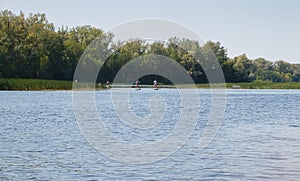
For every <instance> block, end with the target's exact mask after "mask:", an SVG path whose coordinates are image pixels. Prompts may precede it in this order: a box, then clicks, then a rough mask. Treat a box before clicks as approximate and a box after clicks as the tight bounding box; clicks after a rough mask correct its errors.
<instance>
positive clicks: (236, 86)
mask: <svg viewBox="0 0 300 181" xmlns="http://www.w3.org/2000/svg"><path fill="white" fill-rule="evenodd" d="M240 88H241V87H240V86H238V85H233V86H232V89H240Z"/></svg>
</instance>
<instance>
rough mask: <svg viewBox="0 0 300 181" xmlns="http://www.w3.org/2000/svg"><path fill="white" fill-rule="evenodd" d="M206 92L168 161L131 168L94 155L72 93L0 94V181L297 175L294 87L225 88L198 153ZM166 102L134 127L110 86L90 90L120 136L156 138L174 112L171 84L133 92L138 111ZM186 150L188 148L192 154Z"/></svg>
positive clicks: (299, 152) (299, 101)
mask: <svg viewBox="0 0 300 181" xmlns="http://www.w3.org/2000/svg"><path fill="white" fill-rule="evenodd" d="M209 93H210V91H209V90H199V95H200V102H201V107H199V109H200V115H201V116H200V119H199V121H198V124H197V126H196V128H195V131H194V132H193V134H192V136H191V137H190V139H189V141H188V142H187V143H186V144H185V145H184V146H183V147H182V148H181V149H179V150H178V151H177V152H176V153H174V154H173V155H171V156H170V157H168V158H165V159H162V160H160V161H158V162H155V163H152V164H142V165H130V164H125V163H120V162H118V161H114V160H111V159H109V158H107V157H105V156H103V155H102V154H101V153H99V152H97V151H96V150H95V149H94V148H93V147H92V146H91V145H90V144H89V143H88V142H87V141H86V139H85V138H84V136H83V135H82V134H81V132H80V129H79V127H78V125H77V122H76V119H75V116H74V112H73V106H72V92H71V91H66V92H64V91H42V92H39V91H34V92H30V91H28V92H22V91H20V92H19V91H11V92H5V91H2V92H0V114H1V116H0V180H31V179H32V180H113V179H117V180H201V179H203V180H300V91H299V90H227V100H226V112H225V117H224V121H223V123H222V126H221V127H220V129H219V132H218V134H217V135H216V137H215V138H214V140H213V141H212V142H211V143H210V144H209V145H208V146H207V147H206V148H205V149H203V150H197V149H195V148H197V147H195V143H196V142H197V141H199V139H200V137H201V133H202V131H203V127H204V126H205V123H206V121H207V118H208V115H209V110H210V108H209V107H210V94H209ZM153 95H159V96H161V97H162V98H163V99H164V100H165V101H166V105H167V106H166V109H165V113H166V115H168V116H166V118H167V119H164V120H162V122H160V123H159V124H157V126H156V127H155V128H152V129H149V130H137V129H132V128H129V127H126V125H125V126H124V125H122V123H121V122H120V121H118V117H117V116H116V113H114V111H113V108H112V105H111V103H110V101H108V100H109V97H110V96H111V92H110V91H100V92H97V93H96V102H97V108H98V110H99V113H100V114H101V115H102V116H103V117H104V118H105V119H104V122H105V124H106V126H107V129H109V130H110V131H111V133H112V134H115V136H116V137H117V138H118V139H121V140H125V141H129V142H135V143H140V142H143V141H151V140H157V139H162V138H163V137H164V136H166V135H168V134H169V133H170V132H172V129H174V126H175V125H176V122H174V120H176V118H177V117H178V116H179V112H180V107H179V106H178V100H177V99H178V92H177V91H176V90H175V89H162V90H160V91H154V90H151V89H148V90H146V89H145V90H141V91H131V92H130V94H129V97H130V99H129V104H130V105H131V110H132V111H133V112H134V113H135V114H136V115H138V116H141V117H145V116H147V115H149V114H151V110H150V109H149V99H150V98H151V96H153ZM191 150H192V151H191Z"/></svg>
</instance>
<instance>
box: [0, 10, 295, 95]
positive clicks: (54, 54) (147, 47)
mask: <svg viewBox="0 0 300 181" xmlns="http://www.w3.org/2000/svg"><path fill="white" fill-rule="evenodd" d="M0 37H1V38H0V78H4V79H2V80H1V81H4V82H2V86H3V87H2V88H1V89H13V90H14V89H21V90H24V89H27V90H34V89H71V84H72V81H73V75H74V71H75V69H76V66H77V64H78V62H79V59H80V57H81V55H82V54H83V53H84V51H85V50H86V48H87V47H88V45H89V44H90V43H91V42H92V41H93V40H94V39H95V38H97V39H98V40H99V41H100V42H101V44H100V45H99V46H98V47H97V48H98V50H99V51H100V52H101V53H102V54H105V55H110V56H108V57H107V59H101V60H100V62H102V63H104V62H105V63H104V64H103V67H102V69H101V71H100V74H99V76H98V78H97V83H102V84H104V83H105V82H106V81H107V80H108V81H110V82H112V81H113V80H114V77H115V75H116V74H117V73H118V72H119V70H120V69H121V68H122V66H123V65H125V64H126V63H128V62H129V61H131V60H133V59H135V58H137V57H141V56H144V55H150V54H156V55H162V56H166V57H170V58H171V59H172V60H174V61H176V62H178V63H179V64H181V65H182V66H183V67H184V68H185V69H186V70H187V72H188V73H189V74H190V76H191V77H192V78H193V80H194V82H195V83H197V84H199V85H205V84H203V83H207V82H208V81H207V78H206V74H205V71H204V70H205V69H206V70H207V69H208V70H209V69H213V68H214V67H215V65H214V64H210V63H207V62H209V61H210V58H211V57H212V56H211V55H212V54H213V55H215V56H213V57H215V58H216V60H217V61H218V62H219V64H220V65H221V68H222V71H223V73H224V77H225V80H226V82H233V83H237V82H239V84H238V85H239V86H240V87H241V88H262V87H265V88H273V86H275V87H278V88H296V87H297V88H298V85H299V84H298V83H297V84H294V83H292V82H299V81H300V64H291V63H288V62H286V61H284V60H272V61H270V60H266V59H264V58H257V59H253V60H252V59H249V58H248V57H247V55H246V54H242V55H239V56H236V57H233V58H230V57H228V56H227V50H226V48H225V47H223V46H222V45H221V43H220V42H212V41H208V42H206V43H205V44H204V45H200V44H199V42H198V41H195V40H189V39H184V38H178V37H171V38H170V39H169V41H168V42H160V41H156V42H150V43H149V42H145V41H143V40H135V41H131V42H127V43H125V42H117V43H115V42H113V37H114V35H113V34H112V33H109V32H104V31H103V30H101V29H99V28H95V27H91V26H88V25H87V26H79V27H74V28H68V27H55V26H54V25H53V24H52V23H49V22H48V20H47V18H46V15H45V14H30V15H29V16H28V17H25V15H24V14H23V13H22V12H20V14H19V15H15V14H13V13H12V12H10V11H9V10H4V11H1V12H0ZM85 53H86V54H87V53H88V52H85ZM88 57H92V58H93V56H92V55H91V56H88ZM147 61H151V60H147ZM198 62H200V64H201V65H204V64H205V65H207V66H208V67H205V69H204V68H203V67H201V66H200V65H199V63H198ZM89 63H90V64H89ZM89 63H87V62H82V64H83V65H82V67H83V68H84V67H97V66H99V60H92V61H91V62H89ZM85 64H89V65H88V66H87V65H85ZM100 64H101V63H100ZM101 65H102V64H101ZM166 69H167V68H166ZM156 77H157V76H156V75H150V76H145V77H143V79H142V80H140V81H141V82H142V83H144V84H151V83H152V81H153V79H154V78H156ZM8 79H9V80H8ZM21 79H22V80H21ZM32 79H49V80H63V81H41V80H36V81H34V80H32ZM76 79H80V77H78V78H76ZM64 81H65V82H64ZM158 82H161V83H168V80H166V79H164V78H160V79H159V80H158ZM274 82H278V84H275V83H274ZM279 82H282V83H279ZM283 82H284V83H283ZM228 85H231V84H228ZM232 85H233V84H232Z"/></svg>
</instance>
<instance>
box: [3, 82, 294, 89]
mask: <svg viewBox="0 0 300 181" xmlns="http://www.w3.org/2000/svg"><path fill="white" fill-rule="evenodd" d="M223 86H224V85H223ZM77 87H78V89H79V90H87V89H90V90H107V89H109V88H107V87H106V85H103V84H95V86H94V84H91V83H79V84H78V86H77ZM111 87H112V88H135V86H134V85H114V84H112V85H111ZM140 87H141V88H152V85H140ZM159 87H160V88H163V89H170V88H171V89H172V88H176V87H175V86H174V85H159ZM177 87H179V88H193V87H196V88H198V89H210V88H214V87H216V88H218V87H222V86H220V85H218V84H212V87H211V86H210V84H208V83H204V84H195V85H184V84H182V85H178V86H177ZM225 87H226V89H300V82H240V83H231V82H229V83H226V86H225ZM56 90H58V91H59V90H61V91H63V90H65V91H67V90H73V82H72V81H65V80H42V79H0V91H56Z"/></svg>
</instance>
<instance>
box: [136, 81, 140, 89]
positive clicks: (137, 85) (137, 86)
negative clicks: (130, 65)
mask: <svg viewBox="0 0 300 181" xmlns="http://www.w3.org/2000/svg"><path fill="white" fill-rule="evenodd" d="M135 88H136V89H138V90H139V89H140V88H139V80H136V81H135Z"/></svg>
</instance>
